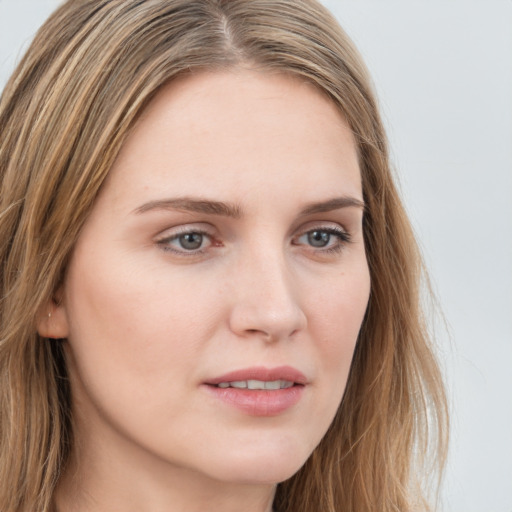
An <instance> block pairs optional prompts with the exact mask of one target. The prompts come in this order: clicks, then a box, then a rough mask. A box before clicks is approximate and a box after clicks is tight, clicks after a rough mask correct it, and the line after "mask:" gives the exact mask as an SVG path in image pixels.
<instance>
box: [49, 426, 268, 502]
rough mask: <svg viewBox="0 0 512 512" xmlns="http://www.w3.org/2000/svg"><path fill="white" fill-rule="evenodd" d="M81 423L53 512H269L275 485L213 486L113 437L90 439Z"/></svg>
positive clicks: (215, 483)
mask: <svg viewBox="0 0 512 512" xmlns="http://www.w3.org/2000/svg"><path fill="white" fill-rule="evenodd" d="M80 419H82V420H83V418H80ZM80 419H78V418H76V416H75V420H78V421H76V424H75V429H74V430H75V439H76V440H79V441H78V442H75V445H74V448H73V453H72V455H71V457H70V460H69V461H68V464H67V466H66V470H65V471H64V473H63V476H62V478H61V480H60V482H59V484H58V486H57V489H56V492H55V510H56V511H57V512H85V511H87V512H111V511H112V510H123V512H140V511H141V510H143V511H144V512H185V511H186V512H204V511H205V510H215V511H216V512H240V510H244V512H272V502H273V498H274V494H275V488H276V486H275V485H272V484H259V485H254V484H243V483H242V484H240V483H231V482H222V481H218V480H214V479H211V478H209V477H208V476H205V475H203V474H201V473H198V472H196V471H194V470H190V469H188V468H182V467H175V466H173V465H171V464H169V462H167V461H164V460H160V459H157V458H156V457H155V456H154V455H153V454H149V453H147V452H145V451H144V450H143V449H141V448H139V447H136V446H135V447H134V446H133V445H132V444H131V443H129V442H127V441H121V442H120V440H119V436H117V435H115V433H114V432H105V431H103V432H102V436H101V437H97V436H96V437H95V438H94V439H92V436H91V435H87V432H91V431H93V430H94V429H89V428H87V429H83V428H80V425H82V426H83V425H84V422H83V421H80ZM91 420H92V421H94V419H92V418H88V421H89V422H90V421H91ZM85 424H86V425H87V423H85Z"/></svg>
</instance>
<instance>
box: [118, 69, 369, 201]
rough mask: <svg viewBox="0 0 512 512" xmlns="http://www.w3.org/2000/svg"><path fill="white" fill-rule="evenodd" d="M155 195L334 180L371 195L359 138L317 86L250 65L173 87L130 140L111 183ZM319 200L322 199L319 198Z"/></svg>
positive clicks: (320, 185)
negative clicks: (361, 162)
mask: <svg viewBox="0 0 512 512" xmlns="http://www.w3.org/2000/svg"><path fill="white" fill-rule="evenodd" d="M120 180H121V181H122V182H123V184H124V185H123V186H125V187H126V186H130V184H131V187H132V188H133V190H134V191H135V190H136V191H139V192H144V191H146V192H147V193H148V194H153V195H154V194H163V193H169V194H171V195H175V193H174V189H176V190H177V192H179V193H180V194H197V190H198V187H203V188H204V187H206V186H207V187H208V188H209V190H210V191H212V192H214V193H218V194H221V195H222V193H224V192H225V191H226V189H227V188H229V189H230V190H231V189H233V188H235V189H237V190H238V191H239V193H240V195H242V196H243V195H244V194H246V193H248V192H250V191H254V190H256V189H258V188H260V189H261V188H263V189H264V188H265V187H266V188H267V190H268V191H271V190H273V189H280V188H282V187H283V185H285V186H286V187H288V188H289V189H290V188H291V189H293V188H294V187H295V188H300V189H301V190H303V189H309V190H310V192H311V195H314V193H315V191H318V193H319V194H320V195H325V194H327V193H328V192H329V190H330V188H332V186H333V181H334V182H336V183H337V186H339V187H343V188H344V189H345V190H340V192H341V193H344V194H345V193H349V194H350V195H354V196H357V195H359V196H361V184H360V172H359V166H358V158H357V150H356V146H355V142H354V137H353V135H352V132H351V130H350V128H349V127H348V125H347V123H346V121H345V120H344V118H343V116H342V115H341V113H340V112H339V110H338V109H337V108H336V106H335V105H334V104H333V102H332V101H330V100H329V99H328V98H327V97H326V96H325V95H324V94H323V93H321V92H320V91H319V90H317V89H316V88H315V87H314V86H312V85H310V84H309V83H306V82H304V81H302V80H300V79H298V78H295V77H290V76H288V75H281V74H270V73H268V72H257V71H249V70H234V71H222V72H221V71H219V72H201V73H197V74H191V75H188V76H184V77H181V78H179V79H178V80H175V81H173V82H171V83H170V84H168V85H166V86H165V87H163V88H162V89H161V90H160V91H159V92H158V94H157V95H156V96H155V98H154V99H153V100H152V102H151V103H150V104H149V106H148V107H147V108H146V110H145V111H144V112H143V113H142V115H141V117H140V118H139V120H138V122H137V124H136V125H135V126H134V128H133V130H132V132H131V133H130V135H129V137H128V138H127V140H126V142H125V144H124V146H123V148H122V149H121V152H120V154H119V156H118V158H117V160H116V162H115V164H114V167H113V169H112V171H111V176H110V177H109V181H116V182H119V181H120ZM309 199H311V200H312V201H315V200H317V199H318V198H316V197H311V198H309Z"/></svg>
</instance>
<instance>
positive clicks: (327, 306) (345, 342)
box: [309, 264, 370, 400]
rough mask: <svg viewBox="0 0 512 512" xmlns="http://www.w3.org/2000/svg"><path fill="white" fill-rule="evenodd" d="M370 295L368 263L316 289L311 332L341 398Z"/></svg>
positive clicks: (326, 372) (327, 372) (332, 384)
mask: <svg viewBox="0 0 512 512" xmlns="http://www.w3.org/2000/svg"><path fill="white" fill-rule="evenodd" d="M312 295H313V294H312ZM369 296H370V276H369V271H368V268H367V266H366V264H365V265H361V268H360V269H358V270H357V271H356V272H353V273H350V274H348V273H347V274H344V275H341V276H340V277H339V279H338V280H337V281H336V282H333V283H332V286H329V288H328V290H327V291H324V292H318V291H317V294H316V296H315V300H314V302H313V304H312V306H311V312H310V316H309V325H310V329H311V334H312V336H313V338H314V340H315V344H316V347H317V351H318V354H319V357H320V358H321V359H322V361H321V366H322V368H323V369H324V372H325V376H326V377H327V378H329V379H330V380H331V386H332V387H331V390H333V389H336V390H340V393H338V400H341V398H342V394H343V391H344V389H345V385H346V380H347V378H348V373H349V370H350V365H351V362H352V356H353V353H354V349H355V345H356V342H357V338H358V335H359V331H360V329H361V324H362V322H363V319H364V315H365V312H366V308H367V305H368V300H369Z"/></svg>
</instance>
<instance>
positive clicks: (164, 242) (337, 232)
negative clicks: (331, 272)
mask: <svg viewBox="0 0 512 512" xmlns="http://www.w3.org/2000/svg"><path fill="white" fill-rule="evenodd" d="M315 231H316V232H320V233H326V234H328V235H329V236H335V237H336V238H337V242H336V243H334V245H332V246H330V247H327V248H324V247H318V248H316V247H314V246H312V245H310V246H309V247H310V248H311V249H312V250H313V251H314V252H315V253H319V254H334V253H339V252H341V251H342V250H343V248H344V246H345V245H346V244H349V243H350V242H351V241H352V239H351V236H350V234H349V233H348V232H347V231H344V230H342V229H340V228H335V227H322V226H316V227H314V228H311V229H308V230H307V231H303V232H302V233H301V234H300V235H298V236H296V237H294V238H293V240H292V243H293V245H301V244H299V243H295V241H296V240H298V239H300V238H302V237H304V236H307V235H309V234H312V233H314V232H315ZM186 235H200V236H201V237H203V238H207V239H210V243H209V244H208V245H207V246H206V247H201V248H199V249H194V250H187V249H185V248H181V249H175V248H173V247H172V246H171V245H170V244H171V242H174V241H178V240H179V238H180V237H182V236H186ZM203 241H204V240H202V242H203ZM329 242H330V240H329ZM156 243H157V244H158V245H159V246H160V247H161V248H162V250H164V251H167V252H172V253H173V254H176V255H177V256H180V257H184V258H187V257H193V256H198V255H202V254H204V253H205V252H207V251H208V249H209V248H210V247H211V246H212V245H213V246H215V245H217V246H220V245H221V244H220V243H216V242H215V240H214V237H213V235H212V234H211V233H209V232H207V231H205V230H202V229H200V228H197V229H183V230H182V231H179V232H177V233H174V234H173V235H171V236H168V237H165V238H162V239H160V240H156Z"/></svg>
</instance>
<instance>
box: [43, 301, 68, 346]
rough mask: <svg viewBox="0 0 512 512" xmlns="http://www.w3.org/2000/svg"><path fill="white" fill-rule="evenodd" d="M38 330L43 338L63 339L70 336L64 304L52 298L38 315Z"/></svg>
mask: <svg viewBox="0 0 512 512" xmlns="http://www.w3.org/2000/svg"><path fill="white" fill-rule="evenodd" d="M37 332H38V334H39V336H41V337H43V338H53V339H62V338H67V337H68V336H69V326H68V318H67V313H66V309H65V307H64V305H63V304H62V302H60V301H59V303H57V302H56V301H55V299H53V298H52V299H50V300H49V301H48V302H47V303H46V304H45V305H44V306H43V307H42V308H41V311H40V313H39V315H38V317H37Z"/></svg>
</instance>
